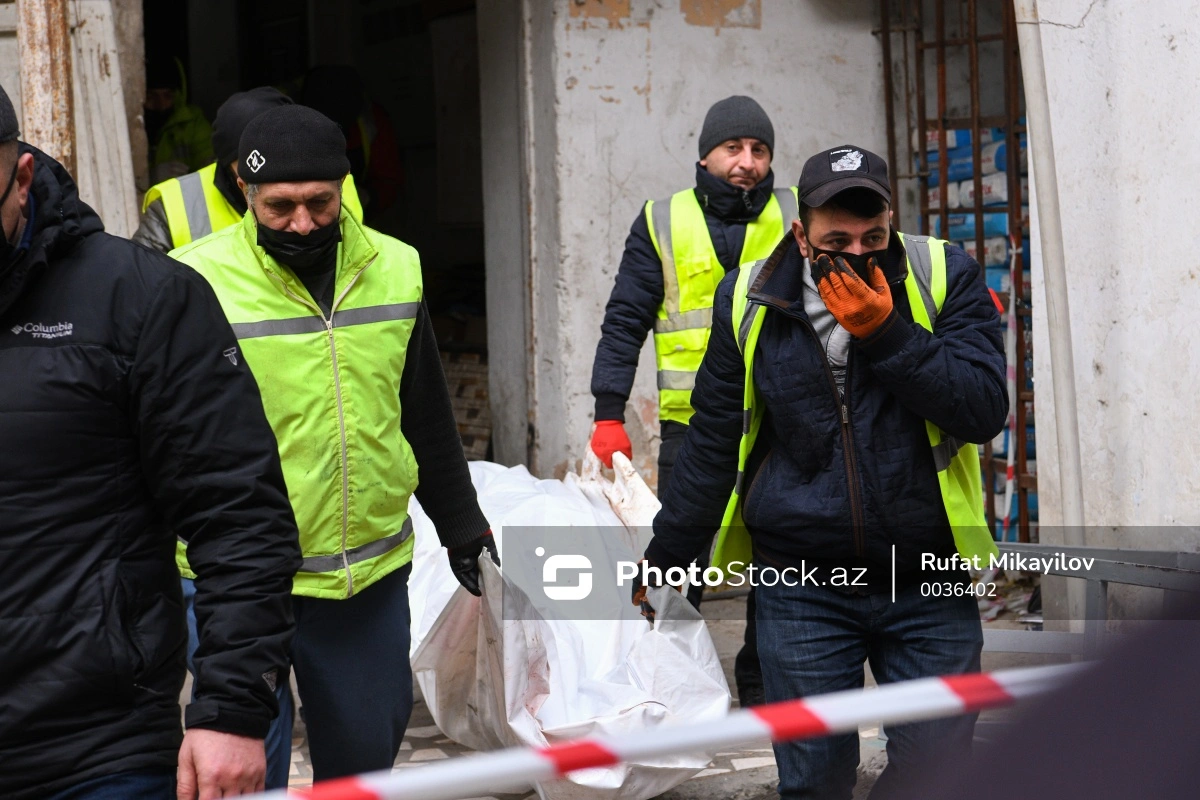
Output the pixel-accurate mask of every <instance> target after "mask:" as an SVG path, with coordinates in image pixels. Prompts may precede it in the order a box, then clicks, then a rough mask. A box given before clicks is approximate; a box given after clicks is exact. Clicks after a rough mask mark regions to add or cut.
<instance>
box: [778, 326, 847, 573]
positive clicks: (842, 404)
mask: <svg viewBox="0 0 1200 800" xmlns="http://www.w3.org/2000/svg"><path fill="white" fill-rule="evenodd" d="M788 316H792V315H790V314H789V315H788ZM792 319H795V320H797V321H798V322H802V323H804V327H806V328H807V329H808V332H809V334H810V335H811V336H812V338H813V341H815V342H816V343H817V347H818V348H819V349H820V351H821V354H822V361H823V363H824V365H825V377H827V378H828V379H829V388H830V389H831V390H832V391H833V400H834V402H835V403H837V404H838V412H839V414H840V415H841V421H842V450H843V452H844V453H845V462H846V482H847V483H848V484H849V487H850V529H851V533H852V534H853V536H854V554H855V555H856V556H857V557H859V558H863V557H864V556H865V555H866V549H867V548H866V532H865V528H866V524H865V523H864V520H863V518H864V517H865V516H866V514H865V513H864V512H863V508H862V487H861V486H859V481H858V462H857V460H856V459H855V457H854V431H853V430H852V429H851V427H850V406H849V404H848V403H847V402H846V399H845V397H844V396H843V395H842V393H839V392H838V388H837V378H835V377H834V376H833V369H832V368H831V367H830V366H829V356H828V355H827V354H826V353H825V347H824V345H822V344H821V339H820V337H819V336H817V329H816V328H814V327H813V324H812V323H811V322H809V321H808V320H806V319H801V318H799V317H795V316H792ZM853 358H854V355H853V352H851V354H850V355H849V356H847V358H846V385H845V389H844V392H845V395H847V396H848V395H849V394H850V361H851V360H852V359H853Z"/></svg>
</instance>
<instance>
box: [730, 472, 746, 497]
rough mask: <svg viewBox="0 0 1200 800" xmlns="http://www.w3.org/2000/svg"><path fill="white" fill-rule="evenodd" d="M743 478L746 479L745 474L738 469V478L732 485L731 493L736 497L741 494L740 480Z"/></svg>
mask: <svg viewBox="0 0 1200 800" xmlns="http://www.w3.org/2000/svg"><path fill="white" fill-rule="evenodd" d="M745 477H746V473H745V472H743V471H742V470H740V469H739V470H738V476H737V482H735V483H734V484H733V493H734V494H736V495H738V496H739V497H740V496H741V494H742V479H743V478H745Z"/></svg>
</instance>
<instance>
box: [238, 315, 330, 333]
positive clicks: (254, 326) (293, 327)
mask: <svg viewBox="0 0 1200 800" xmlns="http://www.w3.org/2000/svg"><path fill="white" fill-rule="evenodd" d="M325 330H326V328H325V322H324V321H323V320H322V319H321V318H320V317H312V316H309V317H292V318H291V319H268V320H263V321H262V322H235V323H233V335H234V336H236V337H237V338H239V339H257V338H259V337H260V336H288V335H290V334H295V333H324V332H325Z"/></svg>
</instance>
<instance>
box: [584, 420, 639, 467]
mask: <svg viewBox="0 0 1200 800" xmlns="http://www.w3.org/2000/svg"><path fill="white" fill-rule="evenodd" d="M592 452H593V453H595V454H596V457H597V458H599V459H600V460H601V461H602V462H604V466H606V467H609V468H611V467H612V457H613V453H624V454H625V457H626V458H628V459H630V460H633V445H632V444H630V443H629V436H628V435H626V433H625V423H624V422H621V421H620V420H619V419H602V420H600V421H598V422H597V423H596V429H595V430H593V431H592Z"/></svg>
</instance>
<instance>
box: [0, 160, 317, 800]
mask: <svg viewBox="0 0 1200 800" xmlns="http://www.w3.org/2000/svg"><path fill="white" fill-rule="evenodd" d="M22 152H33V153H34V155H35V159H36V161H35V167H34V179H33V186H32V191H31V202H32V213H31V219H30V221H29V223H28V226H31V227H28V228H27V230H30V231H31V238H30V240H29V241H30V247H29V249H28V251H26V252H24V253H23V255H22V256H20V257H19V258H18V259H16V260H15V261H13V262H10V263H9V264H8V265H5V266H4V267H0V374H3V376H4V380H3V382H2V383H0V476H2V478H0V480H2V481H3V491H0V642H2V643H3V644H2V645H0V797H4V798H9V799H12V798H34V797H44V796H47V795H50V794H54V793H55V792H56V791H59V790H61V789H64V788H66V787H69V786H72V785H74V784H77V783H80V782H82V781H85V780H88V779H91V778H94V777H99V776H102V775H107V774H115V773H120V772H127V771H135V770H162V771H167V772H170V771H173V770H174V768H175V763H176V756H177V751H178V749H179V745H180V741H181V731H180V725H179V692H180V690H181V688H182V686H183V679H184V653H185V647H186V643H187V629H186V623H185V619H184V613H183V609H182V596H181V590H180V583H179V572H178V570H177V569H176V567H175V560H174V544H175V538H176V534H178V535H180V536H182V537H184V538H185V539H186V540H188V542H189V548H188V555H189V557H190V558H191V563H192V565H193V566H194V567H195V569H196V572H197V573H198V575H199V577H198V578H197V580H196V591H197V594H196V616H197V621H198V624H199V629H200V646H199V649H198V650H197V651H196V654H195V664H196V673H197V678H196V685H195V700H194V701H193V702H192V703H191V704H190V705H189V706H188V708H187V713H186V722H187V725H188V726H189V727H200V728H210V729H213V730H219V731H225V732H229V733H237V734H242V735H248V736H264V735H265V734H266V731H267V727H268V725H269V723H270V720H271V719H272V718H273V717H274V716H275V714H276V712H277V709H276V703H275V697H274V692H273V684H274V682H276V681H278V680H285V679H286V677H285V676H286V674H287V673H286V669H287V664H288V660H287V650H288V645H289V642H290V638H291V632H292V627H293V622H292V609H291V595H290V591H291V579H292V576H293V575H294V574H295V571H296V569H297V568H298V567H299V564H300V552H299V543H298V539H297V533H296V523H295V519H294V517H293V515H292V510H291V506H290V504H289V503H288V498H287V491H286V487H285V486H284V482H283V473H282V470H281V469H280V466H279V456H278V451H277V447H276V443H275V438H274V435H273V434H272V432H271V428H270V427H269V426H268V424H267V421H266V417H265V415H264V413H263V410H262V401H261V399H260V397H259V394H258V388H257V384H256V383H255V381H254V378H253V376H252V375H251V374H250V371H249V369H248V368H247V367H246V363H245V361H244V360H243V359H242V358H241V357H240V354H239V352H238V349H237V341H236V339H235V338H234V336H233V332H232V330H231V329H230V327H229V324H228V322H226V320H225V317H224V315H223V314H222V312H221V308H220V306H219V304H218V303H217V299H216V297H215V295H214V294H213V292H212V290H211V289H210V288H209V286H208V284H207V283H206V282H205V281H204V279H203V278H201V277H200V276H199V275H197V274H196V273H195V272H193V271H192V270H190V269H188V268H187V267H184V266H182V265H181V264H179V263H177V262H175V261H172V260H171V259H169V258H167V257H166V256H163V255H159V254H157V253H153V252H151V251H149V250H146V249H145V248H142V247H139V246H137V245H135V244H132V243H130V242H128V241H126V240H124V239H119V238H117V237H115V236H110V235H108V234H106V233H104V232H103V225H102V224H101V222H100V219H99V217H97V216H96V214H95V212H93V211H92V209H90V208H89V207H88V206H86V205H85V204H84V203H83V202H81V201H80V200H79V197H78V195H77V193H76V190H75V185H74V183H73V182H72V180H71V178H70V176H69V175H68V174H67V173H66V171H65V170H64V169H63V168H62V166H61V165H59V164H58V163H57V162H55V161H53V160H52V159H50V158H49V157H48V156H46V155H44V154H42V153H40V152H37V151H35V150H33V149H32V148H29V147H27V146H24V145H23V146H22Z"/></svg>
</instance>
